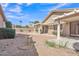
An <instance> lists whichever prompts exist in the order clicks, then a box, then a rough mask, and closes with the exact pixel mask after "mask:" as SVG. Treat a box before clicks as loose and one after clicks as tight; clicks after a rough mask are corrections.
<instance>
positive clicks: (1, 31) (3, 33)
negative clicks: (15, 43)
mask: <svg viewBox="0 0 79 59" xmlns="http://www.w3.org/2000/svg"><path fill="white" fill-rule="evenodd" d="M14 37H15V30H14V29H10V28H0V39H8V38H14Z"/></svg>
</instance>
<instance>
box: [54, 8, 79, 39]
mask: <svg viewBox="0 0 79 59" xmlns="http://www.w3.org/2000/svg"><path fill="white" fill-rule="evenodd" d="M78 18H79V10H77V9H74V10H73V11H72V12H69V13H66V14H64V15H61V16H58V17H55V18H53V20H54V22H56V23H57V39H60V25H61V22H64V24H63V33H64V34H66V35H68V36H79V25H78V24H79V19H78Z"/></svg>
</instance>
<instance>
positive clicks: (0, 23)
mask: <svg viewBox="0 0 79 59" xmlns="http://www.w3.org/2000/svg"><path fill="white" fill-rule="evenodd" d="M5 27H6V26H5V16H4V13H3V10H2V7H1V5H0V28H5Z"/></svg>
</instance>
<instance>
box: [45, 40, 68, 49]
mask: <svg viewBox="0 0 79 59" xmlns="http://www.w3.org/2000/svg"><path fill="white" fill-rule="evenodd" d="M46 44H47V45H48V46H50V47H57V48H67V44H68V41H66V42H63V41H51V42H50V41H46Z"/></svg>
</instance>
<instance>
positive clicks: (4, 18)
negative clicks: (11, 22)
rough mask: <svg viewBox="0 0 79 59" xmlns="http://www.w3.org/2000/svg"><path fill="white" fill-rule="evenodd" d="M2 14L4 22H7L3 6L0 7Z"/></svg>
mask: <svg viewBox="0 0 79 59" xmlns="http://www.w3.org/2000/svg"><path fill="white" fill-rule="evenodd" d="M0 14H1V16H2V17H3V20H4V21H5V20H6V17H5V15H4V12H3V9H2V6H1V5H0Z"/></svg>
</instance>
